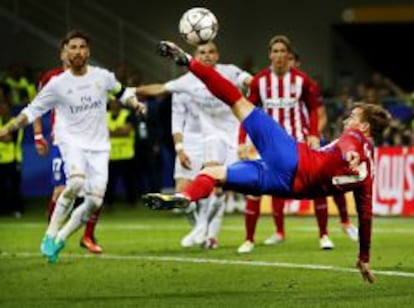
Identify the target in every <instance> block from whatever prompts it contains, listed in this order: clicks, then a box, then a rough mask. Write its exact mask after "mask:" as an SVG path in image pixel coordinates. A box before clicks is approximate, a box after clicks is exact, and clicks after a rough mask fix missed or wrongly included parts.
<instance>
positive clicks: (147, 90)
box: [136, 83, 168, 96]
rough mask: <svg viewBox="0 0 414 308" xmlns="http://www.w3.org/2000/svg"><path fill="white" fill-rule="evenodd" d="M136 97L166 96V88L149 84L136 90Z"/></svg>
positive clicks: (162, 85) (161, 85) (156, 84)
mask: <svg viewBox="0 0 414 308" xmlns="http://www.w3.org/2000/svg"><path fill="white" fill-rule="evenodd" d="M136 92H137V95H139V96H160V95H165V94H168V90H167V88H166V87H165V86H164V84H158V83H155V84H149V85H143V86H139V87H137V88H136Z"/></svg>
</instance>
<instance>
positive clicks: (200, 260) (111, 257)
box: [0, 252, 414, 278]
mask: <svg viewBox="0 0 414 308" xmlns="http://www.w3.org/2000/svg"><path fill="white" fill-rule="evenodd" d="M33 257H36V258H37V257H40V255H39V253H31V252H27V253H25V252H23V253H6V252H2V253H0V258H2V259H5V258H33ZM62 257H64V258H74V259H91V258H95V259H96V260H99V259H103V260H124V261H159V262H179V263H196V264H200V263H203V264H217V265H242V266H257V267H281V268H295V269H307V270H321V271H332V272H346V273H358V272H359V271H358V270H357V269H354V268H347V267H339V266H331V265H317V264H299V263H285V262H266V261H238V260H225V259H207V258H185V257H172V256H164V257H160V256H125V255H107V254H104V255H100V256H95V255H90V254H89V255H88V254H87V255H81V254H70V255H65V254H63V255H62ZM373 272H374V274H376V275H378V276H394V277H407V278H414V273H410V272H399V271H375V270H374V271H373Z"/></svg>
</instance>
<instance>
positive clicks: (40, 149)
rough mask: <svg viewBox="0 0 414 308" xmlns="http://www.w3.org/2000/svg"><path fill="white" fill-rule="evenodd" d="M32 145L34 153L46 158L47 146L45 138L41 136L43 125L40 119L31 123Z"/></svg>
mask: <svg viewBox="0 0 414 308" xmlns="http://www.w3.org/2000/svg"><path fill="white" fill-rule="evenodd" d="M33 133H34V136H33V137H34V143H35V147H36V152H37V154H39V155H40V156H46V155H47V152H48V150H49V146H48V143H47V140H46V138H45V137H44V136H43V125H42V120H41V118H37V119H35V120H34V122H33Z"/></svg>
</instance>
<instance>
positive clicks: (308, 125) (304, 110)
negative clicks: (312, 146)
mask: <svg viewBox="0 0 414 308" xmlns="http://www.w3.org/2000/svg"><path fill="white" fill-rule="evenodd" d="M249 100H250V101H251V102H252V103H254V104H256V105H259V106H262V108H263V109H264V110H266V112H267V113H268V114H269V115H270V116H271V117H273V119H274V120H275V121H277V122H278V123H280V124H281V126H282V127H283V128H284V129H285V130H286V131H287V132H288V133H289V134H290V135H291V136H292V137H293V138H295V139H296V140H298V141H305V139H306V137H307V136H309V135H313V136H319V134H318V112H317V111H318V108H319V107H320V106H321V105H322V99H321V97H320V91H319V87H318V85H317V84H316V83H315V82H314V81H312V80H311V79H310V78H309V77H308V76H307V75H306V74H305V73H304V72H302V71H300V70H298V69H296V68H292V69H290V70H289V71H288V72H287V73H286V74H285V75H284V76H282V77H279V76H277V75H276V74H275V73H274V72H273V70H272V68H270V67H268V68H266V69H264V70H262V71H261V72H259V73H258V74H256V76H254V78H253V81H252V84H251V86H250V92H249Z"/></svg>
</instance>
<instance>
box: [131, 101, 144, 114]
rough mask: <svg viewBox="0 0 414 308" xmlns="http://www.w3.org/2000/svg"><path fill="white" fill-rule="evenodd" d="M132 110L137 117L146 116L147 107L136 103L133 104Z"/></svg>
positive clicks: (138, 102)
mask: <svg viewBox="0 0 414 308" xmlns="http://www.w3.org/2000/svg"><path fill="white" fill-rule="evenodd" d="M134 110H135V112H136V113H137V115H146V114H147V105H145V104H144V103H142V102H140V101H137V102H136V104H134Z"/></svg>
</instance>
